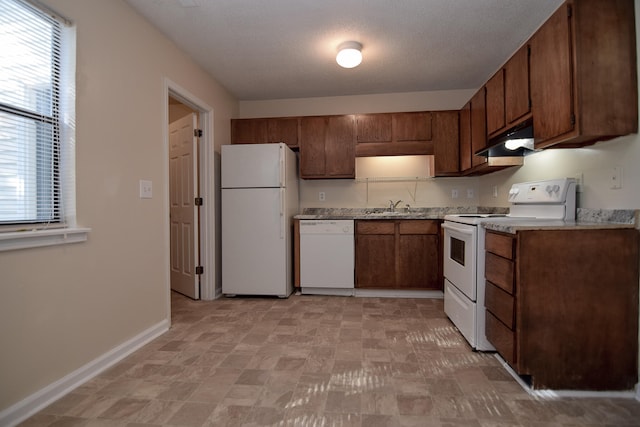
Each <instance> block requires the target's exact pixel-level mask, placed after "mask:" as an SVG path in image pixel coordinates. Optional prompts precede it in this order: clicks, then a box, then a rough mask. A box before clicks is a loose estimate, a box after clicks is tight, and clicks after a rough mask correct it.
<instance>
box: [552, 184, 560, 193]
mask: <svg viewBox="0 0 640 427" xmlns="http://www.w3.org/2000/svg"><path fill="white" fill-rule="evenodd" d="M559 191H560V186H559V185H558V184H556V185H554V186H553V192H554V193H558V192H559Z"/></svg>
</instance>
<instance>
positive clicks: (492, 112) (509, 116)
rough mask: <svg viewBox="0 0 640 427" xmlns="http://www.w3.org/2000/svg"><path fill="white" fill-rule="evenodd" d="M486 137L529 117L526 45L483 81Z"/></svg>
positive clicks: (497, 133) (527, 49) (529, 102)
mask: <svg viewBox="0 0 640 427" xmlns="http://www.w3.org/2000/svg"><path fill="white" fill-rule="evenodd" d="M485 89H486V100H487V134H488V136H489V137H492V136H495V135H499V134H500V133H502V132H504V131H506V130H508V129H510V128H513V127H515V126H517V125H518V124H520V123H522V122H524V121H526V120H528V119H530V118H531V100H530V96H529V46H528V45H525V46H523V47H522V48H520V50H518V51H517V52H516V53H515V54H514V55H513V56H512V57H511V59H509V61H508V62H507V63H506V64H505V65H504V67H502V68H501V69H500V70H498V72H497V73H496V74H494V76H493V77H491V79H489V81H488V82H487V83H486V84H485Z"/></svg>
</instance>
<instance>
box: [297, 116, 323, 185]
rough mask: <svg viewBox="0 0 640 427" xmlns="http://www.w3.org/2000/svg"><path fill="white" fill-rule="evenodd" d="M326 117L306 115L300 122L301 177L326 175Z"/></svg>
mask: <svg viewBox="0 0 640 427" xmlns="http://www.w3.org/2000/svg"><path fill="white" fill-rule="evenodd" d="M327 121H328V119H327V118H326V117H304V118H303V119H302V121H301V123H300V177H301V178H305V177H315V176H324V175H325V153H324V144H325V140H326V138H327Z"/></svg>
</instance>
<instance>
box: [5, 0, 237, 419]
mask: <svg viewBox="0 0 640 427" xmlns="http://www.w3.org/2000/svg"><path fill="white" fill-rule="evenodd" d="M44 3H46V4H47V5H49V6H50V7H51V8H52V9H54V10H56V11H57V12H59V13H60V14H62V15H64V16H66V17H67V18H69V19H70V20H71V21H73V22H74V23H75V24H76V25H77V104H76V105H77V117H76V119H77V135H76V136H77V152H76V155H77V158H76V163H77V217H78V224H79V225H80V226H85V227H90V228H91V229H92V231H91V233H90V234H89V240H88V242H86V243H82V244H74V245H66V246H55V247H47V248H39V249H27V250H20V251H13V252H3V253H1V254H0V272H1V273H0V274H1V276H0V277H1V279H0V281H1V283H2V286H0V325H2V326H0V343H1V344H0V345H1V347H2V351H0V383H1V385H0V411H1V410H2V409H5V408H7V407H9V406H11V405H12V404H14V403H16V402H18V401H20V400H22V399H24V398H25V397H27V396H29V395H31V394H33V393H35V392H36V391H38V390H40V389H42V388H43V387H45V386H47V385H49V384H50V383H52V382H54V381H56V380H58V379H60V378H62V377H64V376H65V375H67V374H69V373H70V372H72V371H74V370H76V369H78V368H80V367H81V366H83V365H85V364H87V363H88V362H90V361H92V360H94V359H96V358H97V357H99V356H101V355H103V354H104V353H106V352H107V351H109V350H111V349H113V348H114V347H116V346H118V345H120V344H121V343H123V342H125V341H127V340H128V339H130V338H132V337H134V336H136V335H137V334H140V333H141V332H142V331H144V330H146V329H147V328H150V327H152V326H153V325H156V324H158V323H161V322H162V321H163V320H167V319H168V318H169V311H168V306H169V300H168V298H169V292H168V288H169V284H168V260H169V246H168V230H167V229H166V228H168V227H166V225H167V224H168V201H167V194H168V190H167V185H166V184H167V182H168V178H167V169H168V166H167V163H168V161H167V153H166V147H165V146H164V141H163V129H164V127H165V126H166V125H167V124H166V123H165V122H164V121H165V118H164V112H165V108H166V103H167V100H166V99H165V98H164V84H165V83H164V78H165V77H167V78H169V79H170V80H171V81H173V82H175V83H176V84H177V85H179V86H180V87H182V88H184V89H185V90H187V91H188V92H190V93H192V94H194V95H196V96H197V97H198V98H199V99H200V100H201V101H203V102H205V103H207V104H208V105H210V106H211V107H213V109H214V117H215V122H214V129H215V141H216V146H219V145H220V144H223V143H224V144H226V143H228V142H229V119H230V118H231V117H232V116H234V115H237V112H238V104H237V101H236V100H235V99H234V98H233V97H232V96H230V95H229V94H228V93H227V92H226V91H225V90H224V89H223V88H222V87H221V86H220V85H219V84H218V83H217V82H216V81H215V80H213V79H212V78H211V77H210V76H209V75H207V74H205V73H204V72H203V71H202V70H201V69H200V68H198V67H197V66H196V65H195V64H194V63H193V61H191V60H190V59H189V58H187V57H186V56H185V55H184V54H183V53H181V52H180V51H179V50H178V49H177V48H176V47H175V46H174V45H173V44H172V43H170V42H169V41H168V40H167V39H166V38H164V37H163V36H162V35H161V34H160V33H159V32H158V31H156V30H155V29H154V28H152V27H151V26H150V25H149V24H147V23H146V21H144V20H143V19H142V18H141V17H140V16H139V15H137V13H136V12H134V11H133V9H131V8H130V7H129V6H128V5H127V4H126V3H124V2H123V1H121V0H109V1H97V0H91V1H77V0H44ZM140 179H148V180H152V181H153V199H151V200H141V199H140V198H138V180H140Z"/></svg>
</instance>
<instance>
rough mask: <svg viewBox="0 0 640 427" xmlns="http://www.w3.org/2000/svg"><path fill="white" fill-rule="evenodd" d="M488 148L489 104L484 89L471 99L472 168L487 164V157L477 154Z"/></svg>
mask: <svg viewBox="0 0 640 427" xmlns="http://www.w3.org/2000/svg"><path fill="white" fill-rule="evenodd" d="M486 146H487V102H486V98H485V90H484V87H483V88H481V89H480V90H479V91H478V92H477V93H476V94H475V95H474V96H473V98H471V166H478V165H481V164H483V163H486V162H487V158H486V157H485V156H476V155H474V153H475V152H477V151H478V150H482V149H484V148H486Z"/></svg>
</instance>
